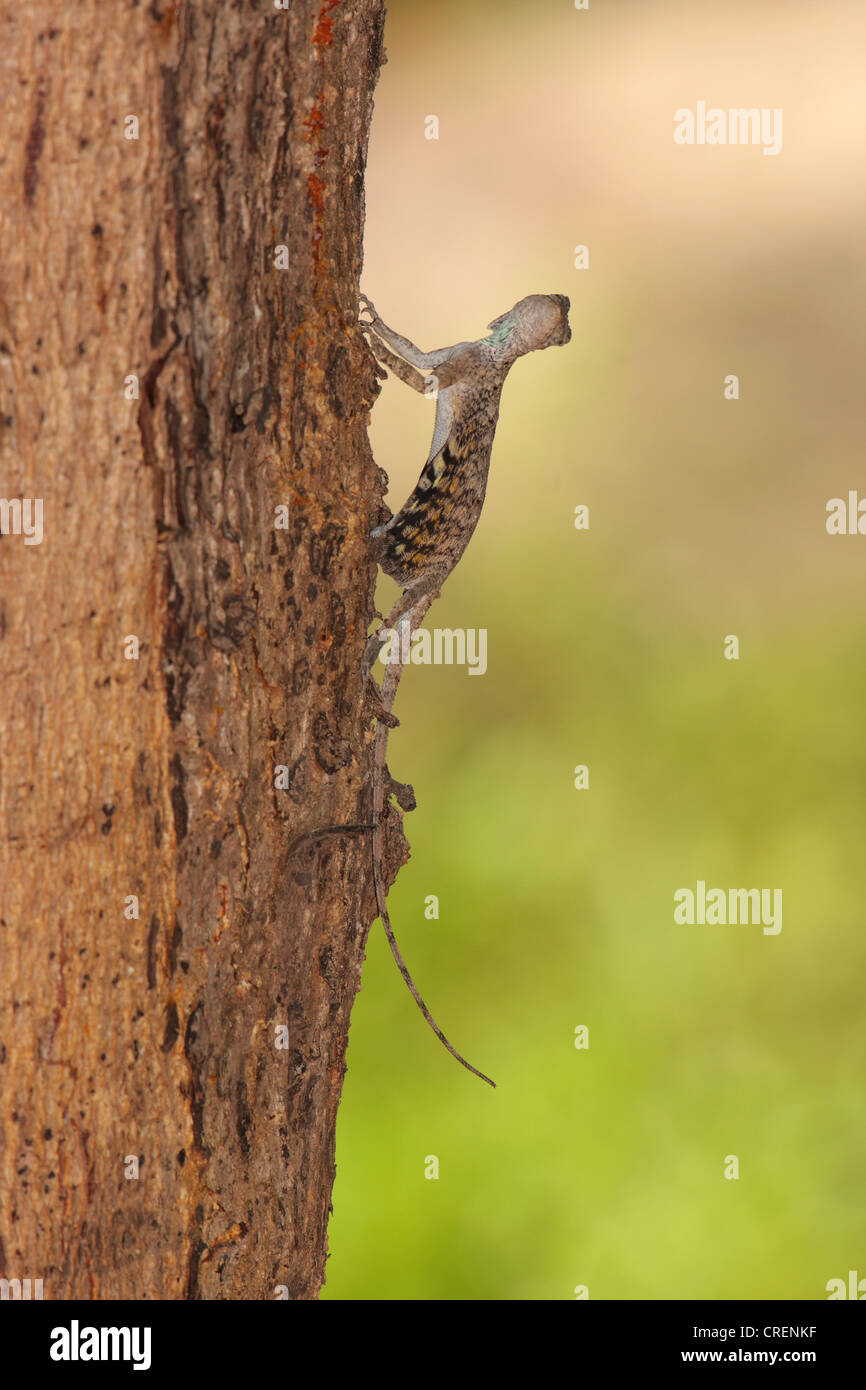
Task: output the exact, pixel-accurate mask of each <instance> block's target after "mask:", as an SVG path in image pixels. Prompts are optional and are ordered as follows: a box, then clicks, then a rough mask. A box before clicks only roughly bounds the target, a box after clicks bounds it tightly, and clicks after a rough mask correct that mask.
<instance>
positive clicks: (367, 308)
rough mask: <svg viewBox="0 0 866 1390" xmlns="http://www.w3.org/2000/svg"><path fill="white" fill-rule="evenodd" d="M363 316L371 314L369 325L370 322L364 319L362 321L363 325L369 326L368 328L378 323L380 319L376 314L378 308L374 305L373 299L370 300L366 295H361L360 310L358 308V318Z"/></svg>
mask: <svg viewBox="0 0 866 1390" xmlns="http://www.w3.org/2000/svg"><path fill="white" fill-rule="evenodd" d="M361 314H369V315H370V319H369V323H368V321H367V320H366V319H363V318H362V319H361V322H362V323H363V324H367V326H368V327H369V326H370V325H372V324H374V323H376V322H377V321H378V318H379V315H378V314H377V313H376V306H375V304H374V303H373V301H372V299H368V298H367V296H366V295H365V294H362V295H361V298H360V301H359V308H358V317H359V318H360V316H361Z"/></svg>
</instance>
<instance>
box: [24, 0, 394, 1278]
mask: <svg viewBox="0 0 866 1390" xmlns="http://www.w3.org/2000/svg"><path fill="white" fill-rule="evenodd" d="M383 7H384V6H383V0H291V5H290V6H289V7H288V8H287V9H278V8H276V6H275V4H274V0H242V2H241V0H237V3H229V4H226V3H224V0H195V3H193V0H176V2H175V3H172V2H171V0H155V3H153V4H150V5H147V4H145V3H141V4H139V3H138V0H130V3H129V4H124V5H119V4H118V5H106V4H104V3H98V0H79V3H77V4H76V5H74V6H63V7H60V8H59V9H58V7H57V6H56V5H55V4H53V3H44V2H43V0H34V3H31V4H28V5H21V4H20V3H19V0H0V83H2V107H0V109H2V139H0V216H2V233H0V239H2V247H3V252H2V263H0V435H2V458H0V498H2V499H6V501H7V502H13V506H12V507H11V508H7V521H8V530H9V532H10V533H9V534H6V535H4V536H3V537H2V538H0V670H2V676H3V680H2V694H0V753H2V792H0V797H2V802H0V813H2V845H3V849H2V854H3V865H2V885H3V886H2V899H0V918H2V923H0V950H2V984H0V989H2V1021H0V1027H2V1046H0V1115H2V1123H3V1134H2V1157H0V1236H2V1245H0V1273H2V1275H3V1276H5V1277H6V1278H9V1279H14V1278H21V1279H24V1278H31V1279H32V1278H42V1279H43V1281H44V1296H45V1297H46V1298H72V1297H83V1298H90V1299H103V1298H124V1299H138V1298H144V1299H150V1298H171V1299H182V1298H190V1299H195V1298H224V1299H247V1298H273V1297H275V1296H280V1295H279V1293H278V1292H277V1290H278V1289H279V1288H280V1286H283V1288H284V1289H287V1290H288V1296H289V1297H291V1298H313V1297H315V1296H316V1295H317V1293H318V1291H319V1288H320V1286H321V1283H322V1281H323V1279H324V1270H325V1259H326V1226H327V1219H328V1213H329V1206H330V1194H331V1186H332V1181H333V1176H334V1133H335V1122H336V1110H337V1104H338V1100H339V1096H340V1089H341V1085H342V1080H343V1075H344V1071H345V1054H346V1045H347V1034H348V1026H349V1015H350V1010H351V1006H352V1002H353V999H354V996H355V993H356V991H357V988H358V984H359V976H360V969H361V964H362V961H363V956H364V948H365V942H366V936H367V932H368V930H369V925H370V922H371V920H372V918H373V917H374V915H375V907H374V902H373V895H372V886H371V875H370V865H369V837H368V834H367V833H366V832H365V831H364V830H362V829H356V830H354V831H348V832H346V833H344V834H342V835H330V836H317V835H316V832H317V831H320V830H322V829H323V828H325V827H330V826H340V825H349V826H354V827H360V826H363V825H365V824H369V820H370V809H369V807H370V771H371V752H372V731H371V727H370V720H369V712H368V711H365V709H364V705H363V691H362V681H361V674H360V660H361V653H362V651H363V647H364V641H365V636H366V631H367V627H368V625H369V622H370V619H371V616H372V611H373V608H372V596H373V586H374V582H375V568H374V566H372V565H371V563H370V560H369V554H368V549H367V539H366V537H367V532H368V530H369V527H370V526H371V525H372V524H375V521H376V518H377V514H378V508H379V506H380V503H381V492H382V479H381V475H380V474H379V472H378V470H377V469H376V468H375V466H374V464H373V460H372V458H371V456H370V451H369V445H368V442H367V436H366V423H367V416H368V411H369V407H370V404H371V402H372V399H373V396H374V394H375V391H376V382H375V376H374V368H373V364H372V359H371V358H370V356H369V354H368V352H367V349H366V346H365V344H364V342H363V340H362V339H361V337H360V335H359V333H358V330H357V326H356V309H357V295H358V281H359V272H360V264H361V241H362V222H363V177H364V166H365V160H366V147H367V136H368V128H369V122H370V117H371V109H372V90H373V86H374V84H375V81H376V77H377V73H378V68H379V65H380V63H381V61H382V51H381V46H382V26H383ZM130 117H136V118H137V131H136V127H135V123H134V122H130V120H129V118H130ZM136 134H137V138H135V136H136ZM279 247H285V248H287V256H286V254H285V253H283V252H280V251H279V250H278V248H279ZM285 266H287V268H283V267H285ZM136 392H137V395H136ZM38 498H41V499H42V502H43V517H44V521H43V527H44V534H43V539H42V542H41V544H35V543H30V544H26V543H25V536H24V535H23V534H16V533H15V522H16V509H15V505H14V499H38ZM280 507H285V508H286V509H287V510H286V511H285V512H279V511H278V510H277V509H278V508H280ZM33 515H35V512H33V513H31V516H33ZM282 523H285V525H283V524H282ZM33 539H35V537H31V540H33ZM132 637H137V638H138V641H139V644H140V645H139V649H138V655H137V657H136V655H135V643H134V642H131V641H130V640H129V639H130V638H132ZM280 768H284V769H285V771H284V772H283V773H280V771H279V769H280ZM392 839H393V841H394V843H395V844H396V843H397V840H398V837H397V836H395V837H392ZM395 857H399V855H395ZM280 1025H286V1027H287V1030H288V1047H287V1048H286V1047H284V1046H281V1045H280V1044H281V1043H282V1042H284V1041H285V1035H282V1034H280V1032H279V1029H280ZM136 1157H137V1159H138V1176H137V1177H135V1176H134V1172H135V1163H134V1162H133V1161H132V1160H133V1159H134V1158H136ZM283 1296H285V1295H283Z"/></svg>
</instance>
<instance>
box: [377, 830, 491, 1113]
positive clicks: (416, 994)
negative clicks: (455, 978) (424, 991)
mask: <svg viewBox="0 0 866 1390" xmlns="http://www.w3.org/2000/svg"><path fill="white" fill-rule="evenodd" d="M375 838H376V836H375V834H374V836H373V839H374V840H375ZM373 876H374V880H375V884H376V902H377V903H378V907H379V916H380V917H381V919H382V926H383V927H384V928H385V935H386V936H387V938H388V945H389V946H390V947H391V955H392V956H393V957H394V959H395V961H396V962H397V969H398V970H399V971H400V974H401V975H402V976H403V979H404V980H405V981H406V984H407V985H408V987H409V993H410V994H411V995H412V998H413V999H414V1000H415V1003H416V1004H417V1005H418V1008H419V1009H420V1010H421V1012H422V1014H423V1015H424V1017H425V1018H426V1020H427V1022H428V1023H429V1025H430V1027H431V1028H432V1029H433V1032H434V1033H435V1034H436V1036H437V1038H438V1039H439V1041H440V1042H441V1044H442V1046H443V1047H445V1048H447V1049H448V1051H449V1052H450V1053H451V1056H452V1057H456V1058H457V1061H458V1062H459V1063H460V1065H461V1067H465V1068H466V1070H467V1071H471V1072H472V1074H473V1075H474V1076H480V1077H481V1080H482V1081H486V1082H487V1084H488V1086H492V1087H493V1089H494V1090H495V1089H496V1082H495V1081H491V1079H490V1077H489V1076H485V1075H484V1072H483V1071H479V1070H478V1068H477V1067H473V1065H472V1063H471V1062H467V1060H466V1058H465V1057H462V1056H461V1055H460V1053H459V1052H458V1051H457V1048H456V1047H452V1045H451V1043H450V1042H449V1041H448V1039H447V1038H446V1036H445V1034H444V1033H443V1032H442V1029H441V1028H440V1027H439V1024H438V1023H437V1022H436V1020H435V1018H434V1017H433V1015H432V1014H431V1012H430V1010H429V1009H428V1008H427V1005H426V1004H425V1003H424V1000H423V999H422V997H421V992H420V990H419V989H418V986H417V985H416V984H415V981H414V980H413V979H412V976H411V975H410V974H409V967H408V966H407V964H406V962H405V961H404V959H403V957H402V956H401V954H400V947H399V946H398V945H397V938H396V936H395V935H394V928H393V927H392V926H391V919H390V917H389V916H388V907H387V904H386V902H385V894H384V892H383V890H382V883H381V880H380V878H379V866H378V864H377V863H376V861H375V853H374V861H373Z"/></svg>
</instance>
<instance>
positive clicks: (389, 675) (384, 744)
mask: <svg viewBox="0 0 866 1390" xmlns="http://www.w3.org/2000/svg"><path fill="white" fill-rule="evenodd" d="M431 602H432V596H431V597H430V598H428V599H426V601H425V600H424V599H419V600H418V601H417V602H416V604H415V605H413V609H412V610H411V617H412V618H413V619H414V622H412V623H411V626H412V627H416V626H418V625H419V624H420V622H421V621H422V619H423V616H424V613H426V611H427V608H428V607H429V605H430V603H431ZM422 605H423V611H421V609H422ZM404 621H410V620H409V619H408V618H407V619H405V620H404ZM401 645H402V644H401ZM407 645H408V643H407ZM402 670H403V664H402V661H400V660H396V661H391V662H389V664H388V669H387V671H386V673H385V678H384V680H383V682H382V706H383V709H384V711H385V713H386V714H388V715H390V713H391V710H392V707H393V704H394V697H395V695H396V694H397V686H398V685H399V683H400V676H401V674H402ZM388 732H389V725H388V723H387V722H386V721H385V720H380V722H379V727H378V728H377V730H376V743H375V750H374V761H373V834H372V837H371V841H372V850H373V882H374V884H375V887H376V904H377V906H378V908H379V916H380V917H381V919H382V926H383V927H384V928H385V935H386V937H387V938H388V945H389V946H390V947H391V955H392V956H393V957H394V960H395V961H396V962H397V969H398V970H399V971H400V974H401V975H402V976H403V979H404V980H405V981H406V984H407V986H408V989H409V993H410V994H411V995H412V998H413V999H414V1000H415V1003H416V1004H417V1005H418V1008H419V1009H420V1010H421V1012H422V1014H423V1015H424V1017H425V1019H426V1020H427V1022H428V1024H429V1025H430V1027H431V1028H432V1029H433V1032H434V1033H435V1034H436V1036H437V1038H438V1039H439V1041H440V1042H441V1043H442V1046H443V1047H445V1048H447V1050H448V1051H449V1052H450V1053H451V1056H452V1057H456V1058H457V1061H458V1062H459V1063H460V1065H461V1066H462V1067H465V1068H466V1070H467V1071H471V1072H472V1073H473V1075H474V1076H479V1077H480V1078H481V1080H482V1081H486V1082H487V1085H488V1086H492V1087H493V1088H494V1089H495V1088H496V1082H495V1081H491V1079H490V1077H489V1076H485V1075H484V1072H483V1071H479V1070H478V1068H477V1067H473V1065H472V1063H471V1062H467V1060H466V1058H465V1057H462V1056H461V1055H460V1053H459V1052H458V1051H457V1049H456V1047H452V1045H451V1043H450V1042H449V1041H448V1039H447V1038H446V1036H445V1034H444V1033H443V1032H442V1029H441V1028H440V1027H439V1024H438V1023H437V1022H436V1020H435V1018H434V1017H433V1015H432V1014H431V1012H430V1010H429V1009H428V1008H427V1005H426V1004H425V1003H424V1000H423V999H422V997H421V993H420V991H419V989H418V986H417V985H416V984H415V981H414V980H413V979H412V976H411V975H410V974H409V968H408V966H407V965H406V962H405V961H404V959H403V957H402V955H401V954H400V947H399V946H398V945H397V938H396V937H395V935H394V928H393V927H392V926H391V918H390V917H389V916H388V904H387V901H386V897H385V890H384V887H383V884H382V877H381V874H380V872H379V866H380V864H381V863H382V851H383V845H382V838H383V828H384V821H385V809H386V796H385V787H386V784H387V752H388Z"/></svg>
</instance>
